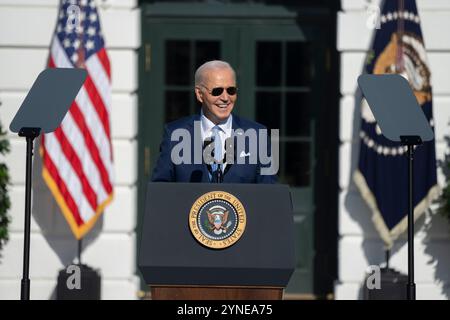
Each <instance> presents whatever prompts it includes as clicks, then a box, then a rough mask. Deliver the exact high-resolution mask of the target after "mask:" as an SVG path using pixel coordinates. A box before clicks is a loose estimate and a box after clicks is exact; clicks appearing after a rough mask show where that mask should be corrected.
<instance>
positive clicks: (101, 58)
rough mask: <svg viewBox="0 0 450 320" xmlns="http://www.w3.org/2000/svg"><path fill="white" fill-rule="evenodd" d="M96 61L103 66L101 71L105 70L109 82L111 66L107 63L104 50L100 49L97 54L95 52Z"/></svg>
mask: <svg viewBox="0 0 450 320" xmlns="http://www.w3.org/2000/svg"><path fill="white" fill-rule="evenodd" d="M97 56H98V60H99V61H100V62H101V63H102V65H103V70H105V72H106V74H107V75H108V80H109V82H111V65H110V62H109V58H108V56H107V55H106V50H105V48H103V49H101V50H100V51H99V52H97Z"/></svg>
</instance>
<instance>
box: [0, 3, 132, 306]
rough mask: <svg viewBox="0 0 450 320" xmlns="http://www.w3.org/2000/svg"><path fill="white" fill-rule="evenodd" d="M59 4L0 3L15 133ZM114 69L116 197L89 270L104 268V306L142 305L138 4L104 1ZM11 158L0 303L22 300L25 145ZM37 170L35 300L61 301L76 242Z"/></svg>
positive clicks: (6, 112)
mask: <svg viewBox="0 0 450 320" xmlns="http://www.w3.org/2000/svg"><path fill="white" fill-rule="evenodd" d="M58 3H59V1H58V0H0V101H1V103H2V105H1V107H0V121H1V122H2V124H3V126H4V128H5V129H6V128H7V127H8V126H9V123H10V122H11V120H12V117H13V116H14V114H15V112H16V111H17V109H18V108H19V106H20V104H21V102H22V101H23V99H24V97H25V95H26V93H27V91H28V89H29V88H30V87H31V85H32V83H33V81H34V79H35V78H36V76H37V75H38V74H39V72H40V71H42V70H43V69H44V68H45V67H46V59H47V57H48V53H49V44H50V40H51V37H52V35H53V31H54V28H55V23H56V17H57V9H58ZM97 4H101V5H100V19H101V23H102V30H103V32H104V37H105V42H106V46H107V50H108V53H109V56H110V59H111V66H112V83H113V97H112V115H111V121H112V136H113V149H114V162H115V163H114V165H115V173H116V183H115V186H114V192H115V198H114V200H113V202H112V204H111V205H110V206H109V207H107V209H106V210H105V212H104V214H103V216H102V218H101V219H100V220H99V221H98V222H97V224H96V226H95V227H94V229H93V231H91V232H90V234H88V236H87V239H86V240H85V241H84V243H85V244H86V246H87V248H85V250H84V253H83V255H82V260H83V263H86V264H88V265H90V266H91V267H94V268H98V269H100V272H101V275H102V298H103V299H135V298H137V293H138V290H139V283H138V279H137V277H136V276H135V274H136V270H135V259H136V252H135V251H136V249H135V248H136V246H135V232H134V230H135V226H136V210H137V208H136V203H137V186H136V183H137V170H136V167H137V165H136V164H137V159H136V157H137V93H136V91H137V88H138V75H137V72H138V70H137V61H138V56H137V48H138V47H139V46H140V13H139V9H138V8H136V7H137V0H107V1H97ZM9 138H10V142H11V153H10V154H9V155H8V156H7V157H6V163H7V165H8V167H9V169H10V174H11V180H12V186H11V188H10V196H11V202H12V208H11V210H10V212H9V214H10V216H11V217H12V224H11V227H10V240H9V242H8V244H7V245H6V247H5V248H4V250H3V252H2V257H1V258H0V299H18V298H19V297H20V279H21V278H22V250H23V220H24V218H23V217H24V194H25V187H24V183H25V141H24V140H23V139H21V138H19V137H17V136H16V135H14V134H12V133H10V134H9ZM39 158H40V157H39V155H38V153H37V152H36V156H35V160H36V161H35V164H34V170H35V172H34V180H33V183H34V187H33V199H35V201H34V204H33V210H32V214H33V219H32V233H31V257H30V263H31V264H30V279H31V298H32V299H49V298H52V297H53V296H54V290H55V287H56V278H57V274H58V271H59V270H60V269H62V268H63V267H64V266H65V265H67V264H69V263H71V262H72V259H73V257H74V256H75V254H76V248H77V243H76V241H75V238H74V237H73V236H72V234H71V232H70V230H69V227H68V225H67V223H66V222H65V220H64V218H63V217H62V214H61V213H60V211H59V208H58V206H57V205H56V203H55V202H54V200H53V198H52V197H51V195H50V193H49V192H48V189H47V187H46V186H45V185H44V184H43V182H42V179H41V176H40V168H39V166H40V161H39Z"/></svg>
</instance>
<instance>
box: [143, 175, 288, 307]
mask: <svg viewBox="0 0 450 320" xmlns="http://www.w3.org/2000/svg"><path fill="white" fill-rule="evenodd" d="M141 235H142V236H141V240H140V248H139V258H138V266H139V269H140V271H141V273H142V275H143V278H144V280H145V282H146V284H147V285H149V286H150V288H151V294H152V299H176V300H179V299H181V300H194V299H195V300H203V299H206V300H216V299H217V300H227V299H231V300H247V299H249V300H276V299H281V298H282V295H283V289H284V288H285V287H286V285H287V283H288V282H289V279H290V277H291V275H292V272H293V271H294V268H295V254H294V226H293V215H292V201H291V197H290V193H289V188H288V187H287V186H285V185H269V184H259V185H257V184H203V183H161V182H160V183H153V182H150V183H149V184H148V187H147V196H146V205H145V214H144V220H143V225H142V233H141Z"/></svg>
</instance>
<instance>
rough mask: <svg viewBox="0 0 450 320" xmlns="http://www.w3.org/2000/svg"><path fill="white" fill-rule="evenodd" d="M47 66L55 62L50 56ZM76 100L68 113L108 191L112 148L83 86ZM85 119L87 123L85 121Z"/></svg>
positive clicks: (110, 177) (109, 189) (112, 176)
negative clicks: (79, 131) (78, 130)
mask: <svg viewBox="0 0 450 320" xmlns="http://www.w3.org/2000/svg"><path fill="white" fill-rule="evenodd" d="M49 66H51V67H55V63H54V61H53V59H51V58H50V60H49ZM76 102H77V103H75V104H72V107H71V109H70V113H71V114H72V115H73V117H74V118H75V120H76V122H77V124H78V126H79V128H80V130H81V131H82V132H83V135H84V137H85V139H86V145H87V146H89V147H88V149H89V152H90V154H91V157H92V158H93V159H94V161H95V163H96V164H97V166H98V168H99V170H100V174H101V177H102V182H103V186H104V188H105V189H106V191H107V192H108V193H110V192H111V191H112V185H111V183H110V181H112V180H113V178H114V175H113V167H112V163H111V161H110V159H111V153H112V150H111V144H110V143H108V141H109V138H108V137H106V133H105V132H104V130H103V129H104V127H103V126H99V125H98V123H99V122H100V121H99V119H98V116H97V113H96V112H95V111H94V108H93V106H92V103H91V102H90V100H89V98H88V97H87V94H86V91H85V90H84V88H81V89H80V92H79V93H78V95H77V97H76ZM79 106H82V108H79ZM83 111H84V112H83ZM86 120H87V121H88V123H86ZM91 131H92V134H91ZM92 136H94V137H95V139H93V138H92ZM99 151H101V152H99ZM105 164H107V165H109V166H108V168H105Z"/></svg>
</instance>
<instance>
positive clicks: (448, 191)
mask: <svg viewBox="0 0 450 320" xmlns="http://www.w3.org/2000/svg"><path fill="white" fill-rule="evenodd" d="M445 139H446V140H447V146H450V137H446V138H445ZM439 165H440V167H441V168H442V172H443V173H444V175H445V181H446V185H445V188H444V189H443V190H442V195H441V197H440V199H439V212H440V213H441V214H442V215H443V216H444V217H446V218H447V219H448V221H449V222H450V154H446V155H445V159H444V161H439Z"/></svg>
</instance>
